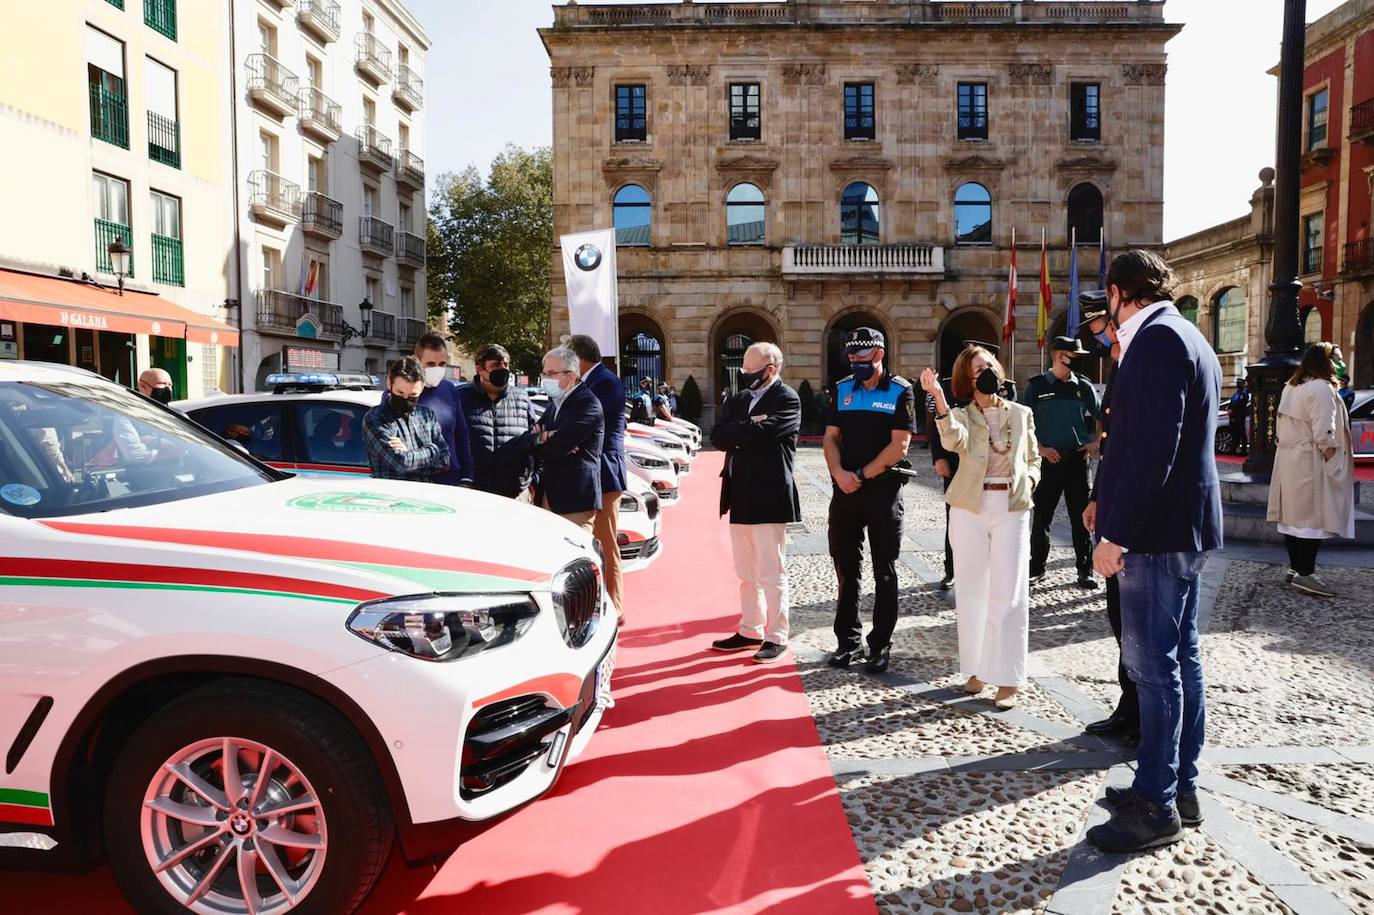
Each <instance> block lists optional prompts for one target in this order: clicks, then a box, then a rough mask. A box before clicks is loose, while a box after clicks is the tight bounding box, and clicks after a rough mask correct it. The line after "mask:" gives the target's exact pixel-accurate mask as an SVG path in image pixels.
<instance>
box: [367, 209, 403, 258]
mask: <svg viewBox="0 0 1374 915" xmlns="http://www.w3.org/2000/svg"><path fill="white" fill-rule="evenodd" d="M395 237H396V229H395V227H393V226H392V225H391V223H388V222H382V221H381V220H380V219H378V218H377V217H376V216H359V217H358V246H359V247H361V248H362V249H363V250H364V251H366V252H368V253H369V254H380V255H381V256H382V257H390V256H391V253H392V251H394V250H395V246H396V240H395Z"/></svg>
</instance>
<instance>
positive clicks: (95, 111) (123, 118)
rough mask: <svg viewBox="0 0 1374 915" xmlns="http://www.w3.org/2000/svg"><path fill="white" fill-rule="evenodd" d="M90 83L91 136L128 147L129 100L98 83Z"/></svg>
mask: <svg viewBox="0 0 1374 915" xmlns="http://www.w3.org/2000/svg"><path fill="white" fill-rule="evenodd" d="M88 85H89V86H90V96H91V136H93V137H95V138H96V139H97V140H104V141H105V142H106V143H113V144H114V145H115V146H122V147H124V148H125V149H128V148H129V100H128V99H127V98H125V97H124V96H123V95H120V94H118V93H115V92H111V91H110V90H108V89H106V88H104V87H103V86H100V85H99V84H97V83H89V84H88Z"/></svg>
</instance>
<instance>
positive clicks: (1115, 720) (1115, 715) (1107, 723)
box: [1083, 712, 1140, 737]
mask: <svg viewBox="0 0 1374 915" xmlns="http://www.w3.org/2000/svg"><path fill="white" fill-rule="evenodd" d="M1139 730H1140V722H1139V721H1135V720H1133V719H1131V718H1127V717H1126V716H1125V715H1122V714H1121V713H1120V712H1112V713H1111V714H1110V715H1109V716H1107V717H1106V718H1103V719H1102V720H1101V721H1094V722H1093V723H1092V724H1090V725H1088V726H1087V727H1085V728H1084V729H1083V731H1084V732H1085V733H1088V734H1096V735H1097V736H1099V737H1114V736H1116V735H1117V734H1129V733H1130V732H1131V731H1137V732H1138V731H1139Z"/></svg>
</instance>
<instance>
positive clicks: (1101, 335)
mask: <svg viewBox="0 0 1374 915" xmlns="http://www.w3.org/2000/svg"><path fill="white" fill-rule="evenodd" d="M1093 339H1094V340H1096V341H1097V345H1098V346H1100V347H1102V348H1103V349H1104V350H1106V351H1107V352H1109V353H1110V352H1111V351H1112V338H1111V337H1109V336H1107V332H1106V331H1105V330H1104V331H1100V332H1098V333H1095V334H1093Z"/></svg>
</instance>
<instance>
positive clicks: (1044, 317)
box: [1035, 229, 1054, 349]
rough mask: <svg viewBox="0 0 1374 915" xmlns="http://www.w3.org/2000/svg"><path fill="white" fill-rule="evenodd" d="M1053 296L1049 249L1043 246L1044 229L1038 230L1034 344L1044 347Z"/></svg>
mask: <svg viewBox="0 0 1374 915" xmlns="http://www.w3.org/2000/svg"><path fill="white" fill-rule="evenodd" d="M1053 308H1054V296H1053V295H1052V294H1051V293H1050V260H1049V249H1048V248H1047V247H1046V246H1045V230H1044V229H1041V230H1040V307H1039V308H1037V309H1036V311H1035V345H1036V346H1038V347H1040V348H1041V349H1044V348H1045V341H1046V340H1048V339H1049V335H1050V311H1051V310H1053Z"/></svg>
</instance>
